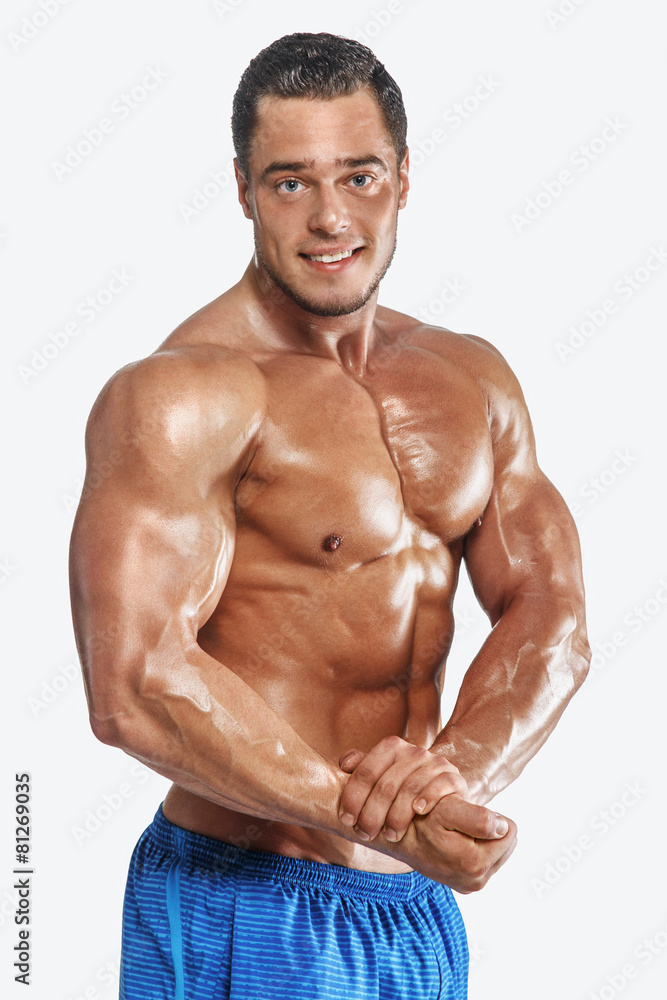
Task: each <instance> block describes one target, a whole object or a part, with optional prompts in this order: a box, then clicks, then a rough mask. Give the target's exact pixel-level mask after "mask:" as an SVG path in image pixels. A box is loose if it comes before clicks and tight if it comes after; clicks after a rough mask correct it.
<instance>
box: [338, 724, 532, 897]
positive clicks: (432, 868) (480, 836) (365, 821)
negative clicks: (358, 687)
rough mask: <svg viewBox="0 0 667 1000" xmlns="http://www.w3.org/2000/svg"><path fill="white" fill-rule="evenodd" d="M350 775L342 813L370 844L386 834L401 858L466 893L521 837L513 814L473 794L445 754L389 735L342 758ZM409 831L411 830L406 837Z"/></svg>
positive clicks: (480, 882)
mask: <svg viewBox="0 0 667 1000" xmlns="http://www.w3.org/2000/svg"><path fill="white" fill-rule="evenodd" d="M339 764H340V767H341V769H342V770H343V771H346V772H348V773H350V778H349V780H348V782H347V784H346V786H345V788H344V789H343V792H342V794H341V799H340V806H339V818H340V820H341V823H343V825H344V826H347V827H353V828H354V830H355V832H356V834H357V836H358V837H359V839H360V840H362V841H364V842H367V843H368V844H369V846H371V844H372V841H373V840H374V839H375V838H376V837H378V836H379V835H380V834H382V836H383V837H384V838H385V840H387V841H389V842H390V843H394V844H396V845H397V850H396V852H392V854H394V853H395V856H396V857H401V858H403V859H404V860H406V861H408V862H410V863H411V864H412V866H413V867H415V868H417V869H418V870H419V871H421V872H423V874H426V875H428V876H429V877H431V878H434V879H436V880H437V881H441V882H444V883H445V884H447V885H450V886H452V888H455V889H457V890H458V891H460V892H471V891H474V890H475V889H478V888H481V887H482V886H483V885H484V884H486V882H487V881H488V879H489V878H490V877H491V875H492V874H493V872H494V871H496V870H497V868H499V867H500V865H502V864H504V862H505V861H506V860H507V858H508V857H509V855H510V854H511V853H512V850H513V849H514V846H515V843H516V826H515V824H514V823H512V821H511V820H509V819H507V818H506V817H504V816H501V815H500V814H499V813H496V812H492V811H491V810H489V809H486V808H485V807H484V806H480V805H475V804H474V803H472V802H470V801H468V794H469V793H468V786H467V784H466V782H465V780H464V778H463V776H462V775H461V774H460V772H459V770H458V768H457V767H455V766H454V764H452V763H450V761H448V760H447V758H446V757H444V756H443V755H441V754H438V753H435V752H434V751H432V750H428V749H426V748H425V747H419V746H415V745H414V744H412V743H408V742H406V741H405V740H403V739H401V738H400V737H399V736H387V737H385V738H384V739H383V740H381V741H380V742H379V743H377V744H376V745H375V746H374V747H372V749H371V750H369V751H368V753H364V752H363V751H362V750H348V751H346V752H345V753H344V754H342V755H341V757H340V760H339ZM406 834H409V836H408V837H406Z"/></svg>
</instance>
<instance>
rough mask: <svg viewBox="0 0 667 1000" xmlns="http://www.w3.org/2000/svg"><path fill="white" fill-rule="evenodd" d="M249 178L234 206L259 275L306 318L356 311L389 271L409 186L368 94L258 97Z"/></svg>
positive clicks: (240, 179) (241, 184)
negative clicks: (248, 227)
mask: <svg viewBox="0 0 667 1000" xmlns="http://www.w3.org/2000/svg"><path fill="white" fill-rule="evenodd" d="M249 174H250V177H249V178H248V181H249V183H246V180H245V179H244V178H243V177H242V176H241V175H240V174H239V175H238V183H239V200H240V202H241V204H242V205H243V210H244V212H245V214H246V216H247V217H248V218H249V219H252V221H253V226H254V236H255V254H256V262H257V264H258V266H259V267H260V269H263V270H264V271H265V272H266V274H267V275H268V276H269V277H270V278H271V279H272V280H273V282H274V283H275V284H276V285H277V286H278V287H279V288H281V289H282V291H283V292H285V293H286V294H287V295H288V296H289V297H290V298H291V299H292V300H293V301H294V302H296V303H297V305H299V306H301V308H302V309H305V310H306V311H307V312H310V313H314V314H316V315H318V316H342V315H346V314H348V313H351V312H354V311H356V310H357V309H360V308H361V307H362V306H363V305H364V303H366V302H367V301H368V299H369V298H370V297H371V295H372V294H373V293H374V292H375V290H376V289H377V286H378V284H379V283H380V280H381V279H382V277H383V275H384V273H385V272H386V270H387V268H388V267H389V264H390V262H391V259H392V256H393V253H394V247H395V244H396V222H397V212H398V209H399V208H403V206H404V204H405V202H406V199H407V193H408V186H409V185H408V172H407V156H406V158H405V160H404V161H403V163H402V165H401V169H400V173H399V171H398V169H397V162H396V152H395V150H394V147H393V144H392V141H391V137H390V135H389V133H388V131H387V127H386V125H385V123H384V121H383V119H382V114H381V112H380V109H379V107H378V104H377V101H376V99H375V97H374V95H373V94H372V92H370V91H368V90H365V89H364V90H359V91H357V92H356V93H354V94H350V95H347V96H344V97H337V98H334V99H333V100H329V101H323V100H310V99H307V98H279V97H264V98H262V100H261V101H260V104H259V107H258V115H257V124H256V128H255V132H254V135H253V139H252V144H251V149H250V164H249ZM339 254H343V257H342V258H341V259H339V260H335V261H329V260H325V261H322V260H315V259H313V258H314V257H316V256H319V257H321V256H325V255H326V256H327V257H330V256H333V255H335V256H338V255H339Z"/></svg>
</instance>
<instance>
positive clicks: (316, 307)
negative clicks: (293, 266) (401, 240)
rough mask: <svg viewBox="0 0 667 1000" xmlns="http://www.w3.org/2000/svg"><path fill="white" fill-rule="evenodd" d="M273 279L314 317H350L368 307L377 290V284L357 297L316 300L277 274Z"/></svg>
mask: <svg viewBox="0 0 667 1000" xmlns="http://www.w3.org/2000/svg"><path fill="white" fill-rule="evenodd" d="M271 278H272V279H273V281H274V282H275V283H276V284H277V285H278V287H279V288H280V290H281V291H283V292H284V293H285V295H287V296H288V297H289V298H290V299H291V300H292V302H294V303H295V305H297V306H299V307H300V308H301V309H303V310H304V312H307V313H310V314H311V315H312V316H329V317H335V316H350V315H351V314H352V313H355V312H358V311H359V310H360V309H362V308H363V307H364V306H365V305H366V303H367V302H368V300H369V299H370V297H371V296H372V295H373V292H374V291H375V289H376V288H377V284H375V285H373V286H372V287H371V288H365V289H363V290H362V291H361V292H357V294H356V295H355V294H349V295H346V296H344V297H343V296H341V295H336V296H334V295H331V294H329V295H323V296H322V297H321V298H314V297H313V296H310V295H307V294H302V293H301V292H300V291H299V290H298V289H297V288H293V287H292V286H290V285H288V284H287V283H286V282H284V281H282V280H280V278H279V277H278V276H277V275H275V274H272V275H271Z"/></svg>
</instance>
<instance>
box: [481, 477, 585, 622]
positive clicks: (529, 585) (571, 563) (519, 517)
mask: <svg viewBox="0 0 667 1000" xmlns="http://www.w3.org/2000/svg"><path fill="white" fill-rule="evenodd" d="M464 554H465V559H466V564H467V567H468V573H469V575H470V579H471V582H472V585H473V588H474V590H475V593H476V595H477V598H478V600H479V602H480V604H481V605H482V607H483V608H484V609H485V610H486V611H487V613H488V615H489V617H490V618H491V620H492V621H493V623H494V624H495V622H496V621H497V620H498V619H499V618H500V616H501V615H502V614H503V612H504V611H505V610H506V608H507V606H508V605H509V603H510V602H511V601H512V600H513V599H514V598H515V597H517V596H518V595H519V594H520V595H521V596H534V597H538V598H552V599H555V598H559V597H561V596H565V597H566V598H568V599H569V598H570V597H571V596H572V594H573V592H577V593H578V592H579V591H580V590H581V589H582V582H581V556H580V551H579V540H578V536H577V531H576V528H575V526H574V521H573V519H572V516H571V514H570V512H569V510H568V508H567V505H566V504H565V501H564V500H563V498H562V497H561V495H560V494H559V493H558V491H557V490H556V489H555V487H554V486H553V485H552V484H551V483H550V482H549V480H548V479H547V478H546V476H544V475H543V474H542V473H539V472H538V474H536V475H531V476H530V477H519V476H508V477H506V478H505V479H504V480H503V481H501V482H500V483H497V484H496V485H495V487H494V490H493V493H492V495H491V499H490V501H489V504H488V506H487V509H486V511H485V513H484V518H483V521H482V525H481V527H480V528H477V529H474V530H473V532H472V533H471V535H470V536H469V537H468V539H467V540H466V546H465V553H464Z"/></svg>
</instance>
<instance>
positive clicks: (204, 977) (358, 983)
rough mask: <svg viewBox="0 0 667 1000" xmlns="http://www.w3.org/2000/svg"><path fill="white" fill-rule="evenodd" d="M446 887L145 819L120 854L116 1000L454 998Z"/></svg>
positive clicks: (457, 990)
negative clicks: (248, 846)
mask: <svg viewBox="0 0 667 1000" xmlns="http://www.w3.org/2000/svg"><path fill="white" fill-rule="evenodd" d="M467 979H468V946H467V942H466V933H465V929H464V926H463V921H462V919H461V914H460V912H459V908H458V906H457V905H456V902H455V900H454V896H453V894H452V891H451V889H449V888H447V886H444V885H441V884H440V883H439V882H434V881H433V880H432V879H429V878H426V876H425V875H421V874H420V873H419V872H416V871H415V872H408V873H406V874H388V873H387V874H385V873H381V872H366V871H360V870H358V869H356V868H346V867H343V866H341V865H330V864H322V863H320V862H317V861H305V860H302V859H300V858H291V857H287V856H286V855H283V854H273V853H269V852H265V851H247V850H243V849H242V848H239V847H235V846H233V845H231V844H227V843H224V842H223V841H220V840H212V839H211V838H209V837H202V836H200V835H199V834H195V833H191V832H190V831H189V830H183V829H182V828H181V827H178V826H174V824H173V823H170V822H169V820H167V819H166V818H165V816H164V815H163V813H162V806H160V807H159V808H158V811H157V813H156V815H155V819H154V820H153V822H152V823H151V825H150V826H149V827H148V829H147V830H145V831H144V833H143V834H142V836H141V837H140V839H139V842H138V844H137V846H136V847H135V849H134V852H133V854H132V860H131V862H130V870H129V875H128V880H127V887H126V890H125V903H124V907H123V947H122V954H121V968H120V1000H167V998H169V1000H208V998H211V1000H218V998H223V997H225V998H233V1000H264V998H270V1000H315V998H317V1000H371V998H372V1000H401V998H405V1000H427V998H428V1000H436V998H437V1000H465V998H466V997H467Z"/></svg>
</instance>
